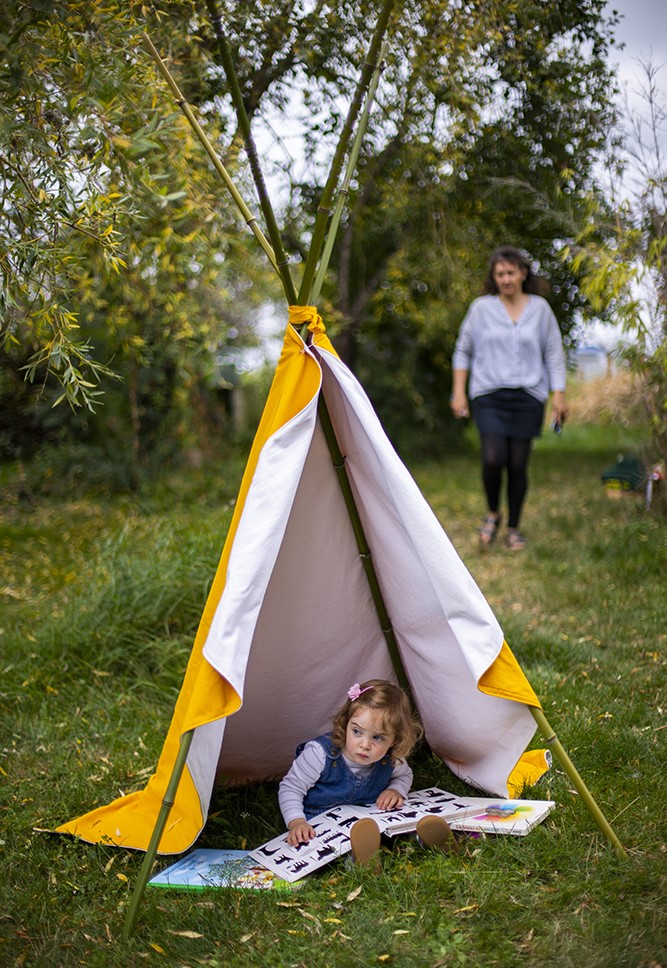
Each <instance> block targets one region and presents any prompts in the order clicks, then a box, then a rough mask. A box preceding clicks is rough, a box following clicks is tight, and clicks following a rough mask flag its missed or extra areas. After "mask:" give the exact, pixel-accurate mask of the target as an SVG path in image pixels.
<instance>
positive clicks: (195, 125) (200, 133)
mask: <svg viewBox="0 0 667 968" xmlns="http://www.w3.org/2000/svg"><path fill="white" fill-rule="evenodd" d="M143 41H144V46H145V47H146V50H147V51H148V53H149V54H150V55H151V57H152V58H153V60H154V61H155V64H156V66H157V69H158V70H159V72H160V74H161V75H162V77H163V78H164V79H165V81H166V82H167V85H168V86H169V88H170V90H171V92H172V94H173V95H174V100H175V101H176V103H177V104H178V106H179V108H180V109H181V111H182V112H183V114H184V115H185V117H186V118H187V119H188V121H189V123H190V126H191V128H192V130H193V131H194V132H195V134H196V135H197V137H198V138H199V140H200V141H201V143H202V145H203V146H204V149H205V151H206V153H207V154H208V156H209V158H210V159H211V161H212V162H213V166H214V168H215V170H216V171H217V173H218V174H219V175H220V177H221V178H222V180H223V182H224V183H225V186H226V187H227V189H228V191H229V193H230V195H231V196H232V198H233V200H234V202H235V203H236V206H237V208H238V209H239V211H240V212H241V214H242V216H243V218H244V219H245V221H246V224H247V225H248V226H249V227H250V229H251V230H252V232H253V234H254V236H255V238H256V239H257V241H258V242H259V244H260V245H261V247H262V249H263V250H264V252H265V253H266V255H267V256H268V258H269V261H270V263H271V265H272V266H273V268H274V269H275V270H276V271H277V272H278V273H279V274H280V270H279V268H278V263H277V262H276V257H275V254H274V252H273V249H272V248H271V246H270V244H269V242H268V240H267V239H266V237H265V235H264V233H263V232H262V230H261V228H260V227H259V224H258V222H257V218H256V216H255V215H253V214H252V212H251V211H250V209H249V208H248V206H247V205H246V203H245V202H244V200H243V198H242V197H241V195H240V193H239V191H238V189H237V188H236V186H235V185H234V182H233V181H232V179H231V178H230V176H229V173H228V172H227V169H226V168H225V166H224V165H223V163H222V162H221V161H220V159H219V158H218V155H217V153H216V150H215V148H214V147H213V145H212V144H211V141H210V139H209V137H208V135H207V134H206V132H205V131H204V129H203V128H202V126H201V125H200V123H199V121H197V118H196V117H195V115H194V112H193V111H192V108H191V107H190V105H189V104H188V102H187V101H186V100H185V98H184V97H183V94H182V93H181V91H180V89H179V87H178V85H177V83H176V81H175V80H174V78H173V77H172V75H171V73H170V72H169V69H168V67H167V65H166V64H165V63H164V61H163V60H162V58H161V57H160V54H159V53H158V51H157V48H156V47H155V45H154V44H153V41H152V40H151V39H150V37H149V36H148V34H147V33H146V32H145V31H144V34H143Z"/></svg>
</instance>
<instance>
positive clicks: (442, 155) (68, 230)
mask: <svg viewBox="0 0 667 968" xmlns="http://www.w3.org/2000/svg"><path fill="white" fill-rule="evenodd" d="M218 13H220V14H221V16H222V23H223V25H224V28H225V31H226V34H227V35H228V37H229V38H230V42H231V46H232V49H233V58H234V63H235V67H236V71H237V73H238V77H239V82H240V86H241V91H242V94H243V97H244V103H245V108H246V111H247V113H248V115H249V117H250V118H251V119H252V120H253V122H254V123H256V124H257V126H258V128H259V130H260V132H262V133H263V142H264V143H268V144H269V150H266V151H263V155H264V157H263V161H264V162H265V167H266V170H267V172H268V174H269V176H276V175H280V177H281V181H282V184H283V186H284V189H285V190H286V191H287V192H288V196H287V201H286V203H285V205H284V211H283V213H282V218H283V221H284V223H285V231H284V239H285V244H286V245H287V248H288V250H289V251H290V252H292V253H295V254H297V255H298V257H299V259H302V258H303V257H304V256H305V255H306V254H307V251H308V246H309V241H310V239H311V233H312V230H313V225H314V221H315V218H316V214H317V208H318V204H319V201H320V196H321V193H322V187H321V186H322V184H323V182H324V180H325V171H326V169H327V165H328V163H329V162H330V160H331V158H332V157H333V154H334V150H335V145H336V142H337V138H338V136H339V134H340V131H341V127H342V106H343V105H346V104H347V103H349V101H350V97H351V95H352V92H353V91H354V89H355V86H356V84H357V79H358V77H359V74H360V70H361V67H362V65H363V63H364V59H365V57H366V53H367V50H368V45H369V40H370V33H371V30H372V25H373V24H374V23H375V20H376V17H377V13H378V4H376V3H373V2H370V0H368V2H366V0H364V2H361V3H359V2H355V3H351V2H344V3H338V4H330V3H328V2H324V0H318V2H316V3H314V4H292V3H286V2H285V0H271V2H261V3H260V2H255V0H253V2H244V3H227V4H224V5H218V4H217V3H216V2H215V0H209V2H208V3H207V5H206V8H205V9H204V8H203V5H202V6H201V9H200V7H199V6H198V5H197V4H194V3H190V2H185V0H168V2H167V3H166V4H162V5H160V7H159V8H155V9H153V8H152V7H150V8H149V7H148V6H145V5H142V4H138V3H130V4H120V3H118V2H116V0H114V2H112V3H102V2H95V3H92V4H82V3H80V2H74V0H71V2H68V3H63V4H53V3H44V4H40V5H37V6H28V5H25V4H23V3H21V2H18V0H15V2H13V3H10V4H9V7H8V10H7V27H6V31H5V34H4V35H3V36H2V37H0V42H2V43H4V45H5V47H6V49H7V58H8V67H7V70H6V72H5V73H4V74H3V75H2V76H1V77H0V180H1V181H2V184H3V186H4V188H5V195H6V198H7V202H6V204H5V206H4V208H3V212H2V216H1V217H0V238H1V239H2V240H3V241H4V247H5V249H6V253H7V254H6V256H5V257H4V258H3V261H2V273H3V275H2V280H0V281H1V282H2V285H1V286H0V302H1V304H2V308H3V310H4V313H3V324H2V329H1V333H2V337H3V341H4V344H3V345H4V351H3V353H2V356H0V374H1V375H0V393H2V394H3V397H4V399H5V400H8V401H11V400H13V399H14V396H13V395H14V394H17V374H18V373H20V374H24V375H27V376H28V378H29V379H30V380H33V381H34V387H35V388H39V394H40V395H41V398H42V399H43V401H44V402H45V403H46V404H47V405H48V406H51V405H52V404H55V403H57V402H59V401H60V400H67V401H69V403H70V404H71V405H72V406H74V407H77V406H83V407H84V408H86V409H88V410H94V409H95V408H96V405H97V403H98V401H99V400H100V396H99V393H100V391H101V390H104V391H105V402H108V405H109V408H110V413H109V416H108V417H107V416H106V414H105V415H102V416H97V417H95V418H94V419H91V420H89V421H87V422H86V428H87V430H86V433H87V434H89V435H91V436H92V437H93V438H97V439H99V438H103V439H105V440H106V439H114V440H119V441H121V446H122V447H127V448H129V451H130V453H131V454H132V460H133V464H134V467H133V470H132V474H133V475H134V476H138V475H139V473H140V468H141V465H142V463H144V462H145V461H146V460H147V459H148V458H149V457H150V455H151V454H153V455H154V451H155V449H156V448H157V447H159V444H160V443H161V442H164V441H165V439H166V438H167V437H169V438H170V439H171V445H172V447H174V448H180V449H187V447H189V446H190V445H191V444H193V443H195V444H196V443H197V440H196V438H197V437H199V438H202V437H205V436H207V430H208V425H209V424H210V421H211V420H212V419H213V420H215V416H211V410H212V411H213V413H214V414H215V412H216V403H215V400H214V399H211V398H208V399H205V400H202V398H201V394H200V390H201V387H202V385H203V384H206V382H207V380H208V379H209V377H210V374H211V371H212V370H213V369H214V365H215V360H216V358H217V357H218V356H219V355H220V353H221V351H224V349H225V348H226V347H227V346H228V345H229V344H231V345H232V346H237V345H245V344H247V343H248V342H249V341H250V340H251V339H252V333H253V332H254V330H255V327H254V325H253V314H254V312H255V311H256V309H257V306H258V304H259V302H260V301H261V300H262V299H265V298H266V296H267V293H268V291H269V290H268V289H267V278H266V266H265V265H264V261H263V258H262V259H260V253H258V252H255V247H254V244H253V245H251V244H250V243H251V242H252V240H250V239H249V238H248V237H247V234H246V236H241V235H240V233H241V232H242V231H243V230H242V229H241V228H240V226H239V225H238V216H237V215H236V213H233V212H231V211H230V209H229V207H228V203H227V201H226V199H225V200H221V197H220V194H221V193H220V192H219V191H218V184H217V181H216V180H215V175H214V173H212V172H211V171H210V170H209V166H208V165H207V164H202V161H203V160H204V154H203V149H202V148H201V146H200V145H199V144H198V143H196V142H195V141H194V140H193V135H192V132H191V131H190V130H189V128H188V127H187V125H186V123H185V121H184V120H183V119H182V118H181V117H180V116H179V115H178V114H176V113H174V110H173V106H172V102H171V96H170V95H169V96H167V94H166V92H165V87H164V84H163V82H162V80H161V79H158V78H157V77H156V74H155V68H154V66H153V64H152V62H151V60H150V58H149V57H148V56H147V55H146V54H145V53H144V50H143V47H142V32H143V30H144V29H145V28H146V27H147V28H148V30H149V33H150V35H151V38H152V39H153V40H154V41H155V43H156V45H157V47H158V49H159V50H160V52H161V53H162V54H163V55H164V56H167V55H168V56H169V59H170V66H171V69H172V70H173V71H174V74H175V75H176V79H177V81H178V83H179V84H180V85H182V87H183V90H184V93H185V96H186V98H187V99H188V101H189V102H190V103H191V104H192V105H193V106H194V108H195V110H196V113H197V116H198V117H200V118H201V120H202V123H203V125H204V127H205V129H206V131H207V133H208V135H209V137H210V138H211V140H212V142H213V143H214V144H215V145H218V144H221V145H227V146H230V147H229V148H228V149H227V151H225V149H224V148H223V149H221V150H220V153H221V155H224V156H225V157H224V160H225V163H226V164H227V165H229V167H230V169H231V171H232V174H233V176H234V179H235V180H236V181H237V182H238V183H239V186H240V188H241V189H242V190H245V189H246V187H247V183H248V177H247V173H246V170H245V167H244V162H243V158H242V157H241V158H239V153H238V140H236V139H235V133H236V127H237V124H236V122H235V120H234V119H233V118H232V116H231V110H230V105H229V97H228V91H227V86H226V81H224V80H223V75H222V71H221V69H220V67H219V65H218V61H219V57H220V54H219V51H218V47H217V45H216V43H215V36H214V31H213V29H212V27H211V23H210V22H209V21H210V17H211V15H213V16H216V15H217V14H218ZM613 23H614V15H613V14H612V15H610V16H609V17H607V15H606V14H605V12H604V3H603V2H602V0H586V2H585V3H570V2H568V3H566V4H563V3H555V2H554V0H549V2H547V3H537V2H536V3H529V4H524V5H518V4H516V3H515V2H513V0H475V2H473V3H470V4H454V5H452V4H450V3H448V2H445V0H438V2H433V3H429V4H424V3H422V2H417V0H403V2H400V3H397V4H396V6H395V11H394V16H393V18H392V20H391V22H390V25H389V32H388V40H389V45H388V50H387V54H386V59H385V63H384V66H383V74H382V81H381V85H380V90H379V95H378V105H377V109H376V110H374V112H373V114H372V116H371V125H370V129H369V132H368V136H367V138H366V141H365V144H364V148H363V152H362V157H361V159H360V164H359V172H358V177H357V179H356V181H355V182H354V184H353V186H352V191H351V195H350V197H349V201H348V207H347V211H346V215H345V220H344V224H343V226H342V231H341V238H340V242H339V244H338V246H337V248H336V250H335V252H334V256H333V265H332V269H333V272H332V276H331V278H330V280H329V283H328V287H327V288H326V289H325V293H324V298H323V304H324V306H325V314H326V315H327V316H329V317H330V318H331V319H332V321H333V322H334V327H333V331H334V333H335V336H336V345H337V348H338V349H339V351H340V353H341V355H342V356H343V357H344V358H345V359H346V360H347V361H348V362H350V363H351V364H352V365H353V367H355V368H357V369H358V370H359V372H362V373H363V374H364V377H365V379H366V381H367V385H368V387H369V390H370V391H371V395H372V396H373V398H374V399H375V400H376V401H377V404H378V408H379V409H380V412H381V415H382V416H383V418H384V419H385V420H386V422H387V425H388V426H389V428H390V430H391V432H392V434H393V435H395V436H396V438H397V439H404V440H406V441H407V440H409V439H413V440H415V442H416V444H417V446H418V448H419V449H421V450H425V449H427V448H428V447H430V446H433V442H434V441H436V442H437V441H438V440H439V439H440V438H443V439H444V440H445V441H446V442H447V444H449V443H450V442H452V441H453V440H455V439H456V432H455V431H454V430H453V429H452V428H451V425H449V421H450V418H449V415H448V413H447V408H446V405H445V403H444V401H446V397H447V395H448V384H449V378H450V365H449V359H450V353H451V346H452V343H453V338H454V335H455V332H456V329H457V328H458V325H459V323H460V320H461V317H462V314H463V311H464V308H465V306H466V304H467V303H468V302H469V300H470V298H471V297H472V296H473V295H476V294H477V291H478V289H479V286H480V282H481V277H482V273H483V266H484V262H485V260H486V257H487V254H488V251H489V250H490V249H491V248H492V247H493V246H495V245H496V244H497V243H498V242H501V241H502V242H511V243H516V244H518V245H520V246H525V247H526V248H527V249H528V250H529V251H530V252H531V253H532V254H533V256H534V257H535V259H536V261H537V263H538V265H539V266H540V267H541V269H542V270H543V271H544V272H545V273H546V274H547V275H549V276H550V277H551V279H552V282H553V301H554V306H555V308H556V311H557V313H558V315H559V318H560V320H561V323H562V327H563V331H564V333H568V332H569V330H570V328H571V325H572V320H573V319H574V317H575V314H576V312H577V310H578V309H579V308H580V306H581V304H582V293H581V292H580V290H579V288H578V285H577V274H576V272H574V271H573V268H572V266H571V265H570V264H567V263H564V262H563V261H562V260H560V259H558V258H557V253H558V251H559V250H560V249H561V248H562V246H563V244H564V242H566V241H567V240H568V239H570V238H572V237H573V236H574V234H575V233H576V231H577V230H578V229H579V228H580V225H581V220H582V218H583V217H584V215H585V212H584V208H583V205H582V202H581V195H582V192H583V190H584V189H585V188H587V187H588V185H589V183H590V178H591V172H592V165H593V162H594V159H595V157H596V153H597V152H598V151H599V149H600V146H601V145H602V144H603V143H604V141H605V139H606V138H607V137H608V133H609V125H610V122H611V120H612V109H611V101H610V98H611V96H612V93H613V83H612V78H611V72H610V68H609V67H608V65H607V56H608V53H609V50H610V46H611V44H612V41H611V38H610V29H611V26H612V25H613ZM295 91H296V92H298V95H295V93H294V92H295ZM294 114H296V115H298V118H297V121H298V122H299V123H300V124H301V125H302V136H303V143H304V145H305V148H304V152H305V157H306V160H307V162H308V168H307V175H304V176H301V178H300V181H298V182H297V181H295V178H296V165H295V163H294V162H293V161H286V162H283V161H282V157H283V153H284V147H283V145H282V143H281V144H279V143H278V138H277V137H276V136H275V134H271V132H274V131H275V130H276V128H278V129H280V131H281V133H282V128H283V127H286V125H285V117H286V116H287V115H294ZM290 120H291V119H290ZM278 149H280V151H279V150H278ZM575 160H576V163H575ZM255 257H257V261H255ZM272 282H273V288H272V289H271V293H272V294H274V295H276V296H277V294H278V293H279V291H280V290H279V287H278V284H277V280H275V279H274V280H272ZM380 360H381V361H382V363H381V365H380ZM387 367H388V368H389V371H390V372H391V373H392V374H395V380H393V379H392V380H388V379H387V372H386V368H387ZM115 378H121V379H122V385H121V386H120V387H114V385H113V380H114V379H115ZM204 396H206V395H205V394H204ZM32 398H33V395H32V394H30V395H28V396H27V397H26V395H25V393H24V392H19V393H18V399H19V401H20V406H19V408H18V409H19V417H20V420H19V423H20V424H21V426H22V427H23V429H24V430H25V431H31V430H32V429H33V428H32V425H33V424H34V425H36V427H35V429H36V430H37V431H39V430H41V429H43V428H42V422H43V413H42V410H41V409H39V410H37V411H35V410H33V411H32V412H31V413H30V414H27V413H26V404H29V403H30V402H31V400H32ZM202 411H206V412H207V414H208V416H207V418H206V419H205V420H204V421H203V427H202V422H201V421H198V420H197V419H196V418H194V419H193V417H192V414H194V413H201V412H202ZM218 412H219V411H218ZM14 423H15V422H8V426H7V428H0V442H4V440H5V439H7V440H8V445H7V453H8V454H10V455H11V454H15V453H20V452H21V448H23V449H24V451H27V452H29V450H30V444H31V443H32V444H34V438H35V437H36V436H37V433H35V434H32V433H31V434H30V435H29V437H28V439H27V442H26V443H22V441H24V440H25V439H26V438H25V435H24V436H23V437H20V435H19V434H18V433H13V432H12V427H13V426H14ZM62 423H63V424H66V425H67V428H68V430H69V432H70V435H71V436H75V435H76V434H77V433H79V432H80V431H79V427H80V424H77V423H72V422H70V421H69V420H68V419H67V418H62ZM443 426H446V429H445V430H444V432H443V429H442V428H443ZM412 428H416V431H415V433H414V434H413V431H412ZM228 430H229V428H225V431H226V432H228ZM154 456H155V455H154Z"/></svg>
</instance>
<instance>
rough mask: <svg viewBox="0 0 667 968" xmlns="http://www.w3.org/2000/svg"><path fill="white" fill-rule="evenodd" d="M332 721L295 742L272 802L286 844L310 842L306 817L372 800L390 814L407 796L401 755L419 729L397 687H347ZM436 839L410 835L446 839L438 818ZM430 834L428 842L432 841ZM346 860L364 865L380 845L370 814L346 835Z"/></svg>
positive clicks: (407, 775) (381, 682)
mask: <svg viewBox="0 0 667 968" xmlns="http://www.w3.org/2000/svg"><path fill="white" fill-rule="evenodd" d="M347 695H348V698H347V700H346V702H345V703H344V704H343V706H342V707H341V708H340V709H339V711H338V712H337V713H336V715H335V716H334V719H333V729H332V731H331V732H330V733H325V734H324V735H323V736H318V737H316V738H315V739H312V740H310V741H309V742H307V743H302V744H301V745H300V746H299V747H298V748H297V751H296V759H295V760H294V762H293V763H292V766H291V767H290V769H289V771H288V773H287V774H286V775H285V777H284V779H283V780H282V782H281V784H280V787H279V790H278V802H279V805H280V810H281V812H282V815H283V818H284V820H285V825H286V827H287V830H288V835H287V842H288V844H290V845H291V846H293V847H296V846H297V845H298V844H300V843H307V842H308V841H309V840H312V839H313V837H315V830H314V829H313V827H312V826H311V824H310V823H309V820H310V819H311V818H312V817H314V816H316V815H317V814H318V813H323V812H324V811H326V810H330V809H331V808H332V807H335V806H339V805H340V804H364V803H375V804H376V806H377V807H378V808H379V809H380V810H395V809H398V808H400V807H401V806H402V805H403V801H404V799H405V797H406V796H407V795H408V793H409V792H410V786H411V784H412V770H411V769H410V767H409V766H408V764H407V761H406V757H407V756H408V755H409V753H410V752H411V751H412V749H413V748H414V746H415V744H416V743H417V741H418V740H419V739H420V738H421V736H422V735H423V729H422V726H421V724H420V722H419V720H418V719H417V717H416V716H415V715H414V714H413V712H412V710H411V708H410V701H409V699H408V697H407V695H406V693H405V692H404V690H403V689H401V688H400V687H399V686H397V685H394V683H392V682H389V681H387V680H386V679H368V680H366V682H363V683H361V685H360V684H359V683H355V684H354V685H353V686H352V687H351V688H350V690H349V691H348V694H347ZM429 819H430V820H433V819H437V820H439V821H440V824H442V827H440V826H439V825H437V831H436V833H437V836H435V834H434V832H433V825H431V832H428V831H427V837H426V838H424V836H423V831H422V832H420V831H419V830H418V834H419V835H420V837H421V838H422V841H424V842H428V841H432V842H433V845H434V846H435V845H438V844H439V843H440V842H441V841H444V840H453V837H452V834H451V832H450V830H449V826H448V825H447V824H446V823H445V821H443V820H440V818H433V817H431V818H429ZM434 836H435V839H434ZM350 840H351V844H352V856H353V858H354V859H355V861H356V862H357V863H362V864H363V863H367V862H368V861H369V860H370V858H371V857H372V856H373V855H374V854H375V852H376V851H377V849H378V848H379V846H380V831H379V828H378V825H377V824H376V823H375V821H374V820H373V819H372V818H370V817H365V818H364V819H362V820H359V821H357V822H356V823H355V824H354V826H353V827H352V830H351V832H350Z"/></svg>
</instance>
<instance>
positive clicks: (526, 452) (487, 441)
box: [482, 434, 533, 528]
mask: <svg viewBox="0 0 667 968" xmlns="http://www.w3.org/2000/svg"><path fill="white" fill-rule="evenodd" d="M532 443H533V442H532V440H517V439H516V438H515V437H500V436H497V435H495V434H487V435H483V436H482V483H483V485H484V491H485V493H486V500H487V503H488V505H489V510H490V511H491V512H492V513H494V514H495V513H497V512H498V510H499V505H500V487H501V483H502V474H503V470H504V469H506V470H507V503H508V510H509V517H508V519H507V526H508V528H518V527H519V519H520V518H521V509H522V507H523V502H524V500H525V497H526V493H527V491H528V461H529V459H530V451H531V447H532Z"/></svg>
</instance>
